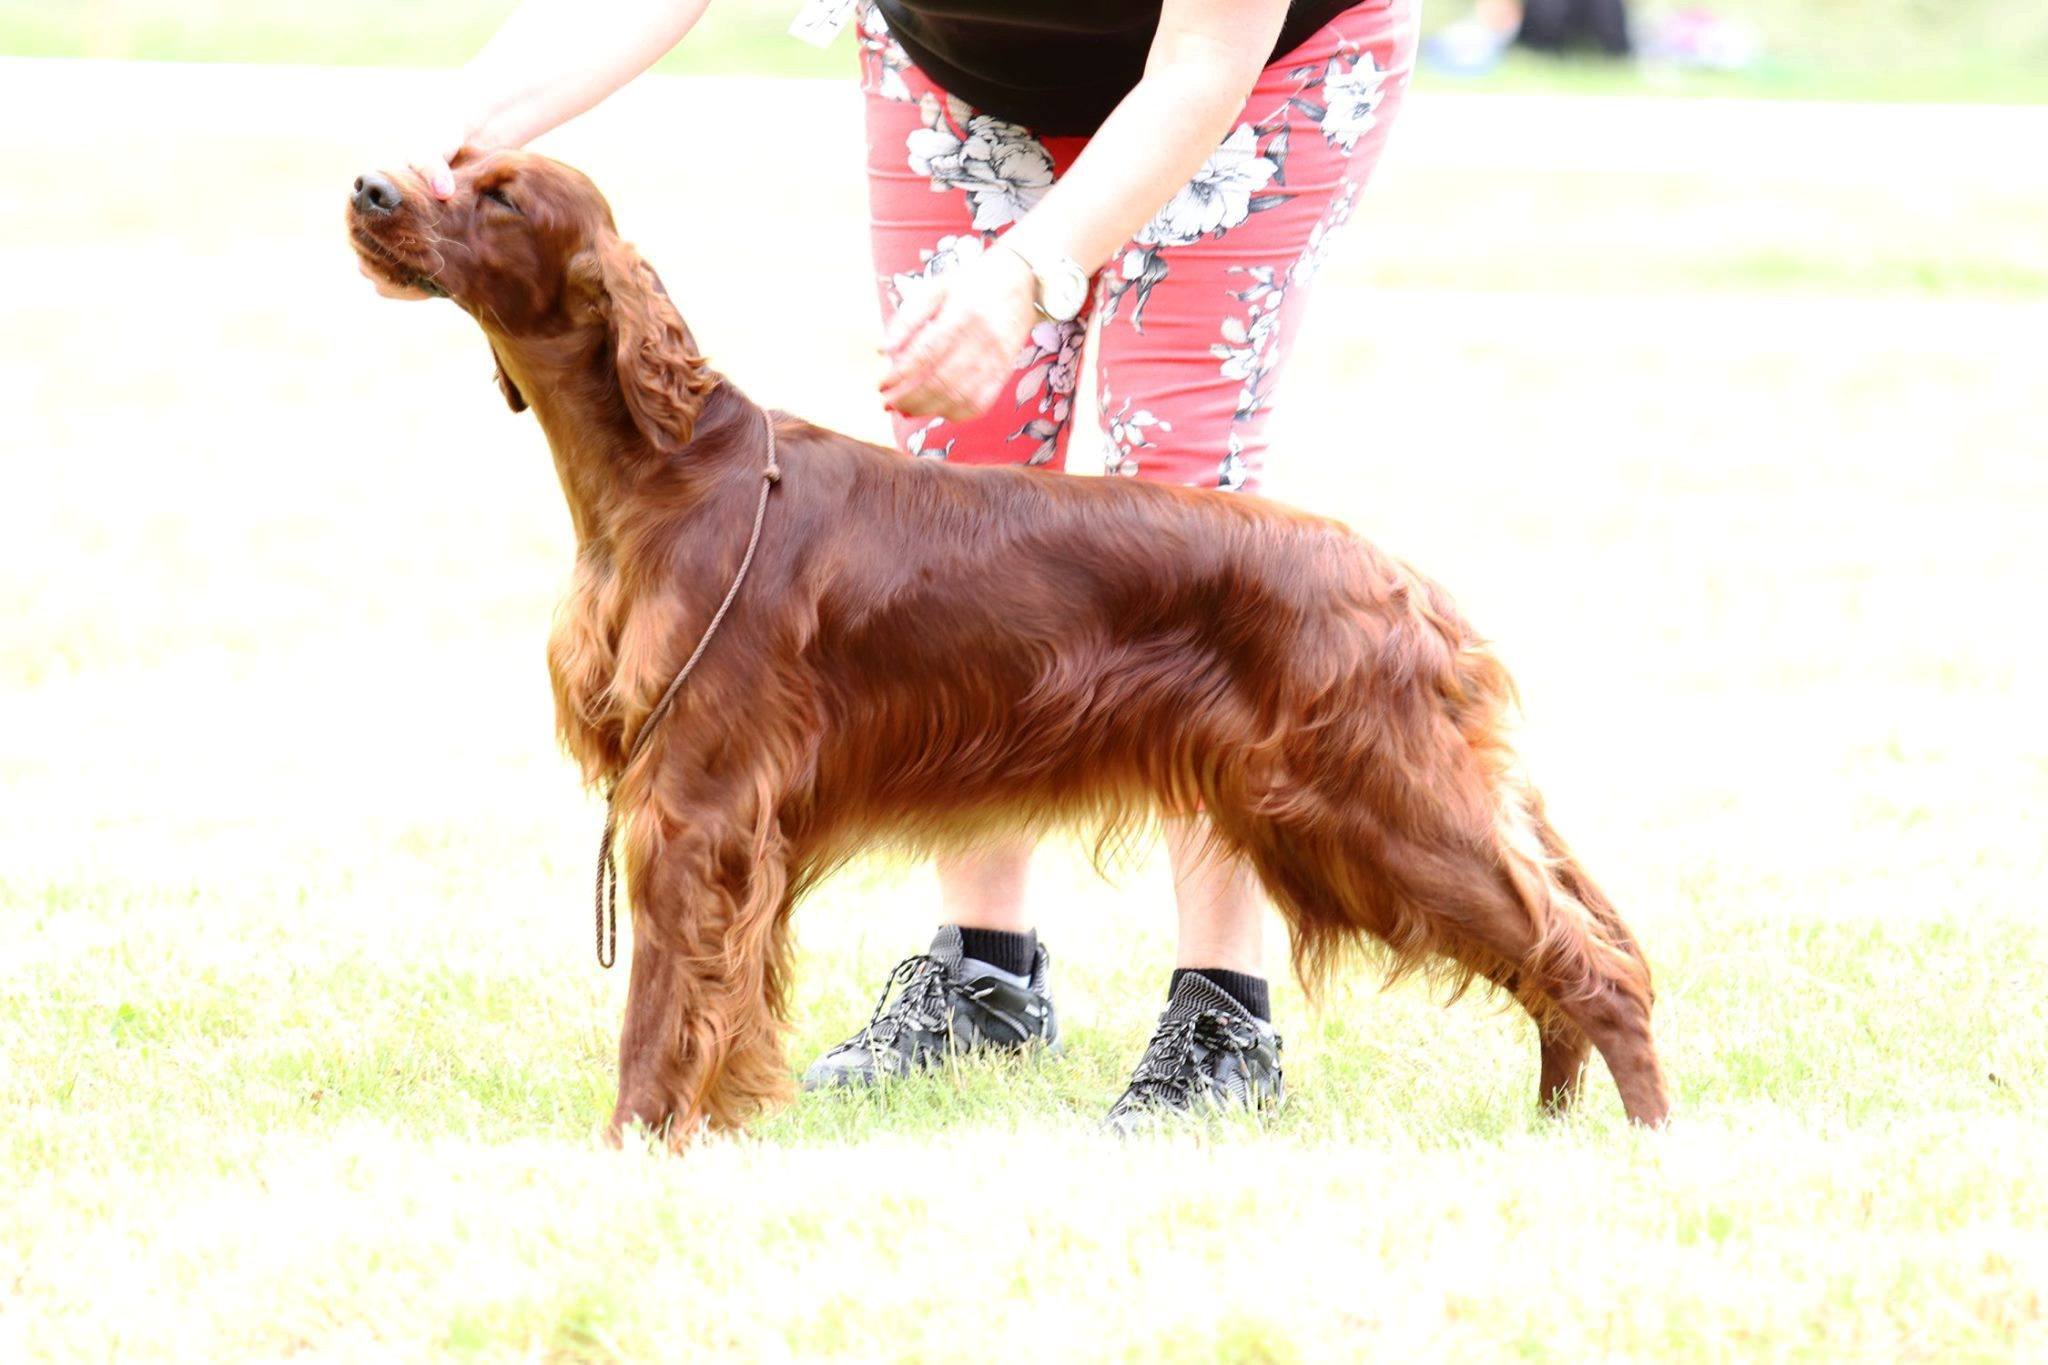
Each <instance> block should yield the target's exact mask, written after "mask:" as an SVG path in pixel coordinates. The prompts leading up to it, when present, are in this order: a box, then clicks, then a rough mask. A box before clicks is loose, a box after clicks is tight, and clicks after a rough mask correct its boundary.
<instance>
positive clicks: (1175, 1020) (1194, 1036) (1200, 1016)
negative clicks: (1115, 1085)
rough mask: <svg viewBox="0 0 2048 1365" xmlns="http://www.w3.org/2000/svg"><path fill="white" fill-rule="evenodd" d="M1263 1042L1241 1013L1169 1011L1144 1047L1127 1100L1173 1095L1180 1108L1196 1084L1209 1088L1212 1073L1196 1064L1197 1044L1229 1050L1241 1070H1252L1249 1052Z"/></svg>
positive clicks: (1211, 1048)
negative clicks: (1209, 1073) (1238, 1014)
mask: <svg viewBox="0 0 2048 1365" xmlns="http://www.w3.org/2000/svg"><path fill="white" fill-rule="evenodd" d="M1258 1041H1259V1034H1258V1030H1257V1029H1255V1028H1253V1027H1252V1026H1251V1025H1250V1024H1249V1023H1247V1022H1246V1021H1245V1020H1244V1019H1242V1018H1241V1017H1239V1016H1237V1015H1234V1014H1226V1013H1224V1012H1223V1011H1221V1010H1199V1011H1197V1012H1195V1013H1193V1014H1182V1015H1178V1016H1176V1015H1175V1014H1174V1013H1173V1012H1172V1011H1168V1012H1167V1013H1166V1014H1165V1015H1163V1016H1161V1018H1160V1021H1159V1028H1158V1031H1157V1032H1155V1033H1154V1034H1153V1035H1152V1041H1151V1042H1149V1043H1147V1044H1146V1045H1145V1055H1144V1056H1142V1057H1140V1058H1139V1059H1138V1067H1137V1070H1135V1071H1133V1072H1132V1073H1131V1084H1130V1087H1129V1089H1128V1090H1127V1091H1126V1092H1125V1094H1126V1098H1128V1099H1134V1100H1137V1099H1143V1100H1151V1099H1159V1098H1168V1097H1170V1098H1171V1099H1172V1100H1173V1101H1174V1102H1175V1105H1176V1107H1178V1106H1181V1105H1184V1104H1185V1103H1186V1102H1187V1100H1188V1099H1189V1097H1190V1095H1191V1093H1192V1092H1193V1090H1194V1089H1195V1087H1196V1085H1197V1084H1201V1085H1202V1086H1204V1087H1205V1088H1206V1087H1207V1085H1208V1083H1209V1075H1208V1073H1207V1072H1206V1071H1204V1070H1202V1069H1201V1068H1199V1067H1197V1066H1196V1064H1195V1048H1196V1047H1197V1046H1198V1045H1199V1046H1201V1047H1204V1048H1206V1049H1207V1050H1208V1051H1209V1052H1210V1053H1211V1054H1214V1053H1219V1052H1227V1053H1230V1054H1231V1055H1233V1056H1235V1057H1236V1058H1237V1060H1238V1065H1239V1066H1240V1067H1241V1068H1247V1067H1248V1064H1249V1054H1250V1051H1251V1049H1252V1048H1253V1047H1255V1046H1256V1045H1257V1044H1258Z"/></svg>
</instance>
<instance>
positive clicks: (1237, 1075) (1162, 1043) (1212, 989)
mask: <svg viewBox="0 0 2048 1365" xmlns="http://www.w3.org/2000/svg"><path fill="white" fill-rule="evenodd" d="M1280 1046H1281V1044H1280V1035H1279V1034H1278V1033H1275V1032H1274V1031H1273V1026H1272V1025H1271V1024H1268V1023H1266V1022H1265V1021H1263V1020H1261V1019H1256V1018H1254V1017H1253V1016H1252V1015H1251V1013H1250V1012H1249V1011H1247V1010H1246V1009H1245V1008H1244V1006H1242V1005H1240V1004H1238V1003H1237V1001H1235V1000H1233V999H1231V998H1230V995H1229V994H1228V993H1227V992H1226V991H1224V989H1223V988H1222V987H1220V986H1218V985H1217V984H1216V983H1215V982H1213V981H1210V980H1208V979H1207V978H1206V977H1200V976H1196V975H1195V974H1194V973H1193V972H1189V973H1187V974H1186V975H1184V976H1183V977H1181V979H1180V984H1179V985H1177V986H1175V987H1174V990H1173V995H1172V997H1171V998H1170V999H1168V1000H1167V1002H1166V1012H1165V1013H1163V1014H1161V1015H1160V1016H1159V1030H1158V1032H1156V1033H1154V1034H1153V1035H1152V1041H1151V1042H1150V1043H1148V1044H1147V1045H1146V1047H1145V1055H1144V1056H1143V1057H1141V1058H1140V1059H1139V1060H1138V1069H1137V1070H1136V1071H1134V1072H1132V1073H1131V1084H1130V1086H1129V1088H1128V1089H1126V1090H1125V1091H1124V1093H1123V1096H1122V1097H1121V1098H1120V1099H1118V1100H1117V1102H1116V1103H1115V1104H1113V1105H1111V1106H1110V1110H1109V1117H1108V1118H1106V1119H1104V1120H1103V1126H1104V1127H1106V1128H1108V1129H1110V1130H1111V1131H1112V1132H1116V1133H1129V1132H1132V1131H1134V1130H1135V1129H1138V1128H1142V1127H1145V1126H1146V1125H1148V1124H1150V1123H1154V1122H1157V1121H1158V1120H1161V1119H1165V1118H1171V1117H1176V1116H1180V1115H1187V1114H1200V1113H1208V1112H1211V1111H1214V1110H1221V1109H1254V1110H1258V1109H1270V1108H1272V1107H1273V1106H1275V1105H1277V1104H1279V1103H1280V1100H1281V1098H1282V1096H1283V1095H1284V1094H1285V1093H1286V1092H1285V1090H1284V1088H1283V1087H1282V1085H1281V1083H1280Z"/></svg>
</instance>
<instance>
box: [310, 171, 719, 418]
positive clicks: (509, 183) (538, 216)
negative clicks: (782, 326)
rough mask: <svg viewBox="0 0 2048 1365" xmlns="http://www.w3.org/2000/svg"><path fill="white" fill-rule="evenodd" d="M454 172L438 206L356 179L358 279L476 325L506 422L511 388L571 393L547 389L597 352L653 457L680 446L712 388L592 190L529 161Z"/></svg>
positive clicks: (410, 180)
mask: <svg viewBox="0 0 2048 1365" xmlns="http://www.w3.org/2000/svg"><path fill="white" fill-rule="evenodd" d="M453 169H454V173H455V192H454V193H453V194H452V195H450V196H449V197H448V198H447V199H445V200H443V199H439V198H436V197H435V196H434V195H433V194H432V193H431V192H430V191H429V190H428V189H427V187H426V185H425V183H424V182H422V181H421V180H420V179H419V178H418V177H417V176H416V175H413V174H410V173H405V174H400V175H391V174H387V173H385V172H381V171H371V172H368V173H366V174H364V175H361V176H358V177H357V178H356V182H355V186H354V188H353V189H352V191H351V192H350V195H349V201H348V229H349V240H350V242H351V243H353V244H354V246H355V249H356V254H357V255H358V256H359V257H360V258H361V259H362V262H363V265H364V268H365V269H367V270H369V271H372V272H374V273H375V274H377V275H379V276H381V277H382V278H384V279H385V280H387V281H389V282H391V283H392V284H396V285H399V286H402V287H405V288H409V289H413V290H417V291H420V292H422V293H427V294H435V295H440V296H442V297H445V298H448V299H452V300H453V301H454V302H455V303H457V304H458V305H460V306H461V307H462V308H463V310H464V311H466V312H467V313H469V314H470V315H471V316H472V317H474V318H475V319H476V320H477V322H478V324H479V325H481V326H482V327H483V329H484V332H485V334H486V335H487V336H488V337H489V338H490V341H491V350H492V353H493V355H494V357H495V358H496V360H497V364H498V383H499V387H500V388H501V389H502V390H503V391H504V394H505V401H506V402H507V403H509V404H510V405H511V406H512V410H513V411H514V412H518V411H520V410H522V409H523V408H525V406H526V397H527V395H526V394H525V393H523V392H522V391H521V385H522V383H524V384H525V385H527V386H528V387H532V386H535V385H548V386H549V391H550V392H553V391H554V389H556V388H557V387H569V386H565V385H560V384H558V383H557V381H558V380H563V379H565V378H567V372H568V371H570V370H573V369H579V368H581V367H582V366H584V365H586V364H587V360H588V357H589V355H590V353H591V351H592V349H593V347H597V348H601V350H602V351H603V353H604V354H605V355H606V356H608V357H609V358H610V359H611V361H612V364H613V366H614V368H615V370H616V372H617V376H618V391H619V395H620V397H621V398H623V400H624V402H625V406H626V409H627V411H628V412H629V413H630V414H631V415H632V418H633V421H634V424H635V425H636V426H638V427H639V428H640V430H641V432H642V434H643V435H645V436H646V438H647V439H648V440H649V441H651V442H652V443H653V444H654V445H655V446H657V447H658V448H661V449H667V450H672V449H675V448H678V447H680V446H681V445H683V444H685V443H687V442H688V441H689V439H690V433H691V430H692V428H693V427H694V425H695V421H696V414H697V409H698V407H699V406H700V405H701V402H702V399H703V396H704V394H705V393H706V392H707V391H708V390H709V389H710V388H711V387H712V386H713V385H714V384H715V383H716V382H717V379H716V376H715V375H713V374H712V372H711V371H710V370H709V369H708V368H707V367H706V366H705V364H704V360H703V357H702V356H701V355H699V354H698V353H697V348H696V345H695V343H694V341H693V340H692V338H691V336H690V333H689V329H688V328H686V327H685V326H684V325H683V320H682V317H681V316H680V315H679V314H678V313H677V312H676V309H675V305H674V304H672V303H671V302H670V301H669V298H668V294H667V291H666V290H664V289H663V288H662V286H661V281H660V280H659V279H657V278H656V277H655V274H654V271H653V270H652V269H650V268H649V267H648V265H647V263H646V262H645V261H643V260H641V259H640V256H639V253H637V252H635V251H634V250H633V248H632V247H631V246H630V245H628V244H627V243H625V242H623V241H621V240H620V239H619V235H618V231H617V229H616V228H615V227H614V226H613V224H612V212H611V207H610V205H608V204H606V203H605V200H604V196H603V195H602V194H599V193H598V191H597V186H595V185H593V184H592V183H591V182H590V179H589V177H587V176H585V175H584V174H583V173H582V172H580V171H578V170H575V169H574V168H572V167H569V166H565V165H563V164H562V163H561V162H559V161H552V160H550V159H548V158H547V157H544V156H537V155H535V154H533V153H531V152H518V151H502V152H489V153H484V154H470V153H464V154H463V155H461V156H458V157H457V158H456V160H455V162H454V166H453Z"/></svg>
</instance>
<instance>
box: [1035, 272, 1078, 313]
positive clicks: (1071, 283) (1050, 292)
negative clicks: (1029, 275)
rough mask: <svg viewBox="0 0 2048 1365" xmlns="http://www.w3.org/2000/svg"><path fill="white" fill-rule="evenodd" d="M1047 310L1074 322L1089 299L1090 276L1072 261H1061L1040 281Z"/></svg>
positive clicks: (1041, 292) (1040, 289)
mask: <svg viewBox="0 0 2048 1365" xmlns="http://www.w3.org/2000/svg"><path fill="white" fill-rule="evenodd" d="M1038 292H1039V293H1040V294H1041V295H1042V296H1043V298H1042V300H1041V301H1042V303H1043V304H1044V307H1045V311H1046V312H1048V313H1050V314H1051V315H1052V316H1053V317H1055V318H1057V319H1059V320H1060V321H1061V322H1072V321H1073V320H1074V319H1075V318H1076V317H1078V316H1079V315H1080V312H1081V305H1082V304H1083V303H1085V302H1087V300H1088V277H1087V276H1086V275H1083V274H1082V273H1081V267H1079V266H1077V265H1075V264H1074V263H1073V262H1072V261H1061V262H1060V263H1059V264H1058V265H1056V266H1054V267H1053V268H1052V269H1050V270H1048V271H1047V272H1046V273H1045V274H1044V275H1043V276H1041V277H1040V278H1039V281H1038Z"/></svg>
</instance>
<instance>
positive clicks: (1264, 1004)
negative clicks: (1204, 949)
mask: <svg viewBox="0 0 2048 1365" xmlns="http://www.w3.org/2000/svg"><path fill="white" fill-rule="evenodd" d="M1190 972H1192V973H1194V974H1195V975H1196V976H1199V977H1201V978H1202V980H1204V981H1206V982H1208V983H1209V984H1210V985H1212V986H1214V987H1216V988H1217V989H1218V990H1220V991H1222V992H1223V993H1224V994H1225V995H1227V996H1229V997H1230V998H1231V999H1232V1000H1235V1001H1236V1002H1237V1003H1238V1004H1240V1005H1242V1006H1243V1007H1244V1008H1245V1010H1246V1011H1247V1012H1249V1013H1250V1014H1251V1016H1252V1017H1253V1018H1254V1019H1257V1020H1258V1021H1259V1022H1260V1023H1262V1024H1270V1023H1272V1022H1273V998H1272V996H1271V994H1270V993H1268V992H1267V990H1266V978H1265V977H1263V976H1253V975H1252V974H1251V973H1249V972H1226V971H1224V970H1223V969H1222V968H1221V967H1175V968H1174V969H1173V980H1172V981H1170V982H1168V983H1167V986H1166V993H1167V994H1168V995H1172V994H1173V992H1174V990H1175V989H1176V988H1177V987H1178V986H1179V985H1180V979H1181V978H1182V977H1184V976H1186V975H1188V974H1189V973H1190Z"/></svg>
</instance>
